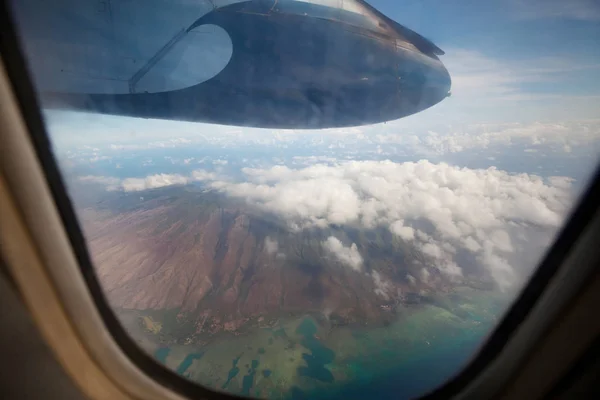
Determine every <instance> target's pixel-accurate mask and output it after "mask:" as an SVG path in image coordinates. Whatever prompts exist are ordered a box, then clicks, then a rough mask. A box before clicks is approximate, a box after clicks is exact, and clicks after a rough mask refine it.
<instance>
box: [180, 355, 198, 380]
mask: <svg viewBox="0 0 600 400" xmlns="http://www.w3.org/2000/svg"><path fill="white" fill-rule="evenodd" d="M203 355H204V352H202V353H190V354H188V355H187V356H185V358H184V359H183V361H182V362H181V364H179V367H177V373H178V374H180V375H183V374H184V373H185V371H187V369H188V368H189V367H190V366H191V365H192V363H193V362H194V360H199V359H201V358H202V356H203Z"/></svg>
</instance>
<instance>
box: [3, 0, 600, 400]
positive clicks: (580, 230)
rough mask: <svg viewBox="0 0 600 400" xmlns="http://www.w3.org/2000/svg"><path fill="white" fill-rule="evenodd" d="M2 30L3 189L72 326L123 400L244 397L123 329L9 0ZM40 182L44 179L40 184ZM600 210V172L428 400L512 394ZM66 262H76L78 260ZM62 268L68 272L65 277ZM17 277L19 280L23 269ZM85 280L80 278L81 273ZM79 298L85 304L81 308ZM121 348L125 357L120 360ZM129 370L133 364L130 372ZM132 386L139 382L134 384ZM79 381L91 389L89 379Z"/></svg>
mask: <svg viewBox="0 0 600 400" xmlns="http://www.w3.org/2000/svg"><path fill="white" fill-rule="evenodd" d="M0 25H1V26H3V30H2V32H1V33H0V54H1V56H2V60H1V61H2V64H1V66H3V68H2V69H3V70H4V71H0V72H2V74H1V75H3V76H2V77H1V80H4V78H5V77H6V78H7V81H8V82H7V85H6V88H3V89H2V90H3V92H4V91H5V89H6V90H8V92H6V93H9V92H12V95H13V96H14V99H15V100H16V102H15V103H16V104H6V105H5V104H3V105H2V107H3V110H2V111H4V112H3V113H2V114H3V115H2V116H1V117H0V118H1V119H0V121H1V122H3V124H4V122H6V121H8V120H9V119H11V118H12V119H13V123H12V125H11V126H9V125H8V124H4V127H8V129H5V130H6V133H7V135H9V136H10V137H11V138H12V141H9V142H7V147H6V149H5V150H3V151H6V154H9V153H10V154H11V157H6V160H2V161H1V164H0V165H1V166H2V170H0V171H1V172H2V175H0V177H2V178H5V179H6V182H5V183H3V182H2V181H0V186H2V185H6V187H7V188H8V189H9V191H10V193H11V195H12V197H13V199H14V206H15V207H16V208H18V209H19V212H20V215H21V216H22V219H23V222H24V223H25V224H26V225H27V228H28V233H29V235H30V239H31V240H32V243H34V244H35V247H31V249H32V251H33V249H37V251H38V253H39V256H40V260H39V261H40V262H42V263H43V265H44V267H45V273H46V274H48V276H47V278H49V279H48V283H49V284H50V285H52V286H53V288H54V290H55V291H56V293H55V294H56V298H57V301H58V302H59V303H60V305H61V306H62V307H63V311H64V312H65V316H66V317H67V318H68V319H69V320H70V321H78V324H81V326H80V325H75V324H72V325H73V326H72V328H73V331H74V332H75V334H76V336H77V337H78V338H79V340H80V341H81V344H82V346H84V348H85V351H86V352H88V353H89V355H90V356H91V359H92V360H95V361H96V363H97V364H98V367H99V368H100V369H101V370H103V371H104V373H105V374H106V375H107V377H109V379H110V380H111V381H113V382H116V383H117V384H116V386H117V387H120V388H121V390H122V392H123V393H125V394H126V395H128V396H131V397H133V398H157V399H158V398H165V397H166V398H169V399H175V398H185V397H188V398H197V397H201V398H207V399H231V398H240V397H238V396H235V395H232V394H228V393H223V392H216V391H214V390H212V389H209V388H206V387H203V386H201V385H200V384H196V383H193V382H191V381H189V380H187V379H185V378H183V377H181V376H179V375H177V374H176V373H175V372H174V371H172V370H170V369H168V368H166V367H164V366H163V365H161V364H159V363H158V362H156V361H155V360H154V359H153V358H152V357H151V356H150V355H149V354H147V353H145V352H144V351H143V350H142V349H141V348H139V347H138V345H137V344H136V343H135V341H134V340H133V339H132V338H131V337H130V336H129V335H128V334H127V332H126V331H125V329H124V328H123V327H122V326H121V324H120V323H119V321H118V319H117V317H116V316H115V314H114V313H113V312H112V310H111V308H110V306H109V304H108V302H107V301H106V299H105V296H104V294H103V292H102V290H101V286H100V283H99V281H98V279H97V277H96V274H95V270H94V267H93V265H92V262H91V258H90V256H89V253H88V250H87V246H86V243H85V239H84V237H83V234H82V232H81V229H80V227H79V224H78V222H77V218H76V215H75V212H74V209H73V206H72V204H71V202H70V199H69V197H68V195H67V192H66V190H65V185H64V182H63V179H62V176H61V174H60V171H59V169H58V166H57V163H56V160H55V159H54V156H53V154H52V151H51V144H50V141H49V137H48V135H47V132H46V129H45V125H44V122H43V118H42V115H41V113H40V107H39V103H38V101H37V97H36V94H35V90H34V87H33V85H32V82H31V80H30V77H29V75H28V72H27V64H26V61H25V58H24V57H23V53H22V51H21V47H20V45H19V40H18V35H17V34H16V30H15V29H14V28H15V26H14V24H13V21H12V20H11V19H10V17H9V9H8V4H7V2H6V1H3V2H2V9H1V10H0ZM4 75H5V76H4ZM9 94H10V93H9ZM5 106H6V110H8V109H9V108H10V107H13V109H12V111H5V110H4V107H5ZM3 120H5V121H3ZM18 120H21V122H18ZM15 121H16V122H15ZM4 127H3V129H4ZM0 154H2V153H0ZM13 174H14V175H19V177H20V178H27V180H26V181H27V182H28V183H27V184H25V185H22V186H21V187H19V185H17V184H16V182H17V180H16V179H12V177H11V175H13ZM4 175H7V176H6V177H4ZM40 178H42V179H43V180H41V181H40ZM11 179H12V180H11ZM36 179H37V181H36ZM32 196H33V197H32ZM599 207H600V175H599V171H598V170H597V171H596V172H595V174H594V175H593V178H592V179H591V181H590V185H589V186H588V188H587V190H586V191H585V193H584V194H583V195H582V196H581V197H580V199H579V200H578V204H577V206H576V207H575V208H574V211H573V212H572V214H571V216H570V218H569V219H568V221H566V223H565V225H564V226H563V227H562V229H561V231H560V233H559V235H558V236H557V239H556V240H555V242H554V244H553V246H552V247H550V248H549V250H548V251H547V253H546V255H545V256H544V257H543V259H542V261H541V263H540V265H539V266H538V267H537V269H536V270H535V272H534V273H533V275H532V276H531V278H530V281H529V282H528V284H527V286H526V287H525V288H524V289H523V290H522V291H521V293H520V294H519V296H518V297H517V299H516V300H515V301H514V303H513V305H512V306H511V308H510V309H509V310H507V312H506V313H505V315H504V316H503V317H502V318H501V320H500V322H499V323H498V325H497V326H496V327H495V328H494V330H493V331H492V332H491V333H490V335H489V337H488V339H487V340H486V341H485V342H483V343H482V346H481V348H480V350H479V351H478V352H477V354H475V355H474V357H473V358H472V359H471V361H470V362H469V363H468V364H467V365H466V366H465V367H464V368H463V369H462V370H461V371H460V372H458V374H457V375H456V376H455V377H454V378H452V379H450V380H449V381H447V382H445V383H444V384H442V385H441V386H440V387H438V388H436V389H434V390H433V391H432V392H430V393H429V394H426V395H425V396H423V397H421V398H422V399H427V400H429V399H442V398H449V397H454V396H457V395H459V397H462V398H481V397H488V395H490V394H494V393H497V392H498V391H500V390H502V385H503V384H505V383H506V382H507V381H508V380H509V379H510V377H511V375H512V374H513V373H514V371H515V370H516V368H518V367H519V365H522V364H523V363H524V359H525V358H526V356H527V355H528V352H531V346H532V345H533V344H534V343H535V341H536V340H537V339H538V338H540V337H541V336H542V335H543V334H544V333H545V331H546V330H547V329H548V328H549V326H550V325H551V323H552V322H553V321H554V320H555V319H556V318H558V315H559V314H560V311H561V310H562V309H563V308H564V307H565V306H566V304H567V303H568V302H569V301H570V300H571V299H573V298H574V296H576V295H577V293H578V291H579V290H580V289H581V288H582V287H583V286H584V285H585V283H586V280H587V279H589V277H590V276H593V274H594V270H595V268H594V267H595V265H596V262H597V261H598V258H599V257H600V256H599V255H598V254H596V253H599V252H597V251H595V247H594V241H593V240H592V239H593V238H594V237H597V236H594V235H598V232H600V211H599ZM33 208H37V210H34V209H33ZM42 216H44V217H43V218H48V221H52V222H53V223H59V224H62V226H61V227H57V226H53V225H52V224H50V225H49V226H38V227H34V228H32V226H33V224H32V223H31V222H32V221H36V218H42ZM40 225H41V224H40ZM24 232H26V231H24ZM26 233H27V232H26ZM590 240H591V242H590ZM61 241H62V242H61ZM57 243H59V245H58V246H59V247H60V251H58V253H60V254H58V255H56V254H54V255H51V254H50V253H51V252H52V251H55V250H56V247H55V246H57ZM53 247H55V248H54V249H53ZM69 254H70V255H69ZM65 257H67V258H68V257H70V261H68V260H67V258H65ZM58 260H61V264H63V263H62V261H64V264H63V265H61V268H54V267H52V265H56V264H57V263H58V262H59V261H58ZM582 260H583V261H582ZM32 262H35V260H33V261H32ZM62 266H64V271H60V270H61V269H63V268H62ZM11 268H14V266H13V267H11V266H10V263H9V270H10V269H11ZM73 268H75V269H76V270H77V271H78V272H75V270H74V269H73ZM67 270H68V271H67ZM11 272H13V273H14V272H15V271H14V269H13V270H12V271H11ZM75 273H77V274H78V276H75V275H73V274H75ZM69 274H71V275H70V276H69ZM15 275H18V273H16V274H15ZM25 278H26V277H23V276H21V279H19V278H16V281H17V285H18V286H19V287H20V288H21V289H23V285H26V282H25V281H23V279H25ZM25 297H26V299H25V300H28V299H27V296H25ZM75 299H78V301H77V304H75ZM31 304H32V303H31ZM31 304H30V305H31ZM86 314H87V316H86ZM39 318H43V316H39ZM87 319H89V320H87ZM38 323H40V324H42V325H43V324H47V323H48V321H40V320H38ZM99 324H100V325H99ZM99 326H100V327H101V328H102V327H104V328H105V329H106V330H105V331H104V332H96V333H95V335H96V336H97V337H93V336H94V333H93V332H92V331H93V330H94V329H101V328H98V327H99ZM107 333H108V335H107ZM111 341H112V344H111V343H110V342H111ZM103 350H104V352H105V354H103V355H102V354H100V353H99V352H101V351H103ZM115 351H116V352H120V353H121V354H120V355H119V354H116V353H115ZM111 357H112V361H111ZM107 360H108V361H107ZM63 361H64V360H63ZM111 362H112V363H117V364H118V363H121V366H120V367H119V368H117V369H116V370H115V371H110V369H109V368H108V367H107V366H108V365H110V363H111ZM123 363H124V364H123ZM127 363H129V364H128V365H126V364H127ZM117 364H113V365H117ZM132 368H133V369H132ZM135 369H137V372H136V371H134V370H135ZM123 370H127V371H129V372H128V373H127V374H123V375H121V376H116V375H118V374H117V372H118V371H123ZM71 372H72V373H74V372H73V371H71ZM82 379H84V378H82ZM125 379H134V380H135V379H137V381H135V382H125V381H124V380H125ZM152 382H154V384H152ZM79 383H80V384H82V382H81V381H79ZM84 384H85V382H84ZM144 385H146V387H144Z"/></svg>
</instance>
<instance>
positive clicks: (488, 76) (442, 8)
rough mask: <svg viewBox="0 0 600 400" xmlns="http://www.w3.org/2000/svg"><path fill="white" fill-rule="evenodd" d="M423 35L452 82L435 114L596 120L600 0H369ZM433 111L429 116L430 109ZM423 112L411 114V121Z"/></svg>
mask: <svg viewBox="0 0 600 400" xmlns="http://www.w3.org/2000/svg"><path fill="white" fill-rule="evenodd" d="M371 4H372V5H373V6H375V7H376V8H378V9H379V10H380V11H382V12H383V13H385V14H386V15H388V16H389V17H391V18H392V19H394V20H396V21H398V22H399V23H401V24H404V25H406V26H407V27H409V28H411V29H413V30H415V31H416V32H419V33H420V34H422V35H423V36H425V37H427V38H429V39H430V40H432V41H433V42H434V43H436V44H437V45H438V46H439V47H441V48H442V49H443V50H444V51H445V52H446V55H445V56H442V57H441V59H442V61H443V62H444V64H445V65H446V66H447V67H448V70H449V71H450V74H451V76H452V80H453V89H452V92H453V97H452V98H451V99H448V100H449V101H444V102H443V103H442V104H440V106H439V107H437V108H436V109H435V116H440V117H444V118H451V119H454V120H464V119H465V118H468V119H471V120H474V121H479V122H481V121H486V122H491V121H495V122H499V121H510V122H516V121H519V122H524V121H533V120H539V119H544V120H547V121H550V120H553V121H557V120H561V119H562V120H564V119H582V118H597V110H598V109H600V107H599V106H600V79H599V78H600V43H599V39H598V38H599V37H600V2H598V1H596V0H572V1H561V0H500V1H474V0H450V1H443V2H439V1H435V0H408V1H393V0H372V1H371ZM431 114H433V113H431ZM420 117H422V118H423V119H424V118H425V117H426V116H425V115H417V116H415V119H419V118H420Z"/></svg>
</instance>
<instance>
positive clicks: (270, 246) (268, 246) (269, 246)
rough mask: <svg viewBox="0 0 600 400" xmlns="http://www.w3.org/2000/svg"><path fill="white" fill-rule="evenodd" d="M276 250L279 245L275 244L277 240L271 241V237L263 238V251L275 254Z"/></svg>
mask: <svg viewBox="0 0 600 400" xmlns="http://www.w3.org/2000/svg"><path fill="white" fill-rule="evenodd" d="M278 249H279V243H278V242H277V239H272V238H271V237H269V236H267V237H266V238H265V250H267V253H268V254H275V253H277V250H278Z"/></svg>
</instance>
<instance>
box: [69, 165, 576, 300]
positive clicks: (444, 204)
mask: <svg viewBox="0 0 600 400" xmlns="http://www.w3.org/2000/svg"><path fill="white" fill-rule="evenodd" d="M242 173H243V175H244V177H243V179H242V181H241V182H240V181H236V180H232V179H229V178H226V177H218V176H217V175H216V174H215V173H209V172H206V171H203V170H196V171H194V172H193V173H192V174H191V175H190V176H183V175H173V174H158V175H151V176H148V177H146V178H129V179H123V180H116V179H115V178H109V177H102V176H100V177H92V176H86V177H82V178H80V179H81V180H83V181H86V182H94V181H95V182H97V183H101V184H104V185H106V186H107V187H108V188H109V189H113V190H114V189H121V190H124V191H139V190H144V189H150V188H157V187H163V186H169V185H181V184H186V183H190V182H194V181H203V182H204V185H206V186H208V187H211V188H213V189H216V190H218V191H220V192H223V193H225V194H227V195H228V196H231V197H234V198H240V199H245V200H246V202H247V203H248V204H250V205H252V206H254V207H256V208H258V209H260V210H262V211H264V212H268V213H272V214H275V215H276V216H278V217H280V218H281V219H282V220H284V221H285V222H286V223H287V224H288V227H289V229H291V230H292V231H294V230H296V231H299V230H302V229H306V228H314V227H320V228H325V227H329V226H352V227H357V228H360V229H375V228H381V227H383V228H385V229H388V230H389V231H390V232H391V233H392V234H393V235H395V236H396V237H397V238H398V240H401V241H403V242H405V243H409V244H410V245H411V246H414V247H416V248H417V249H418V250H419V251H420V252H421V254H423V255H424V256H425V257H426V259H427V260H428V263H427V265H428V266H429V267H434V268H436V269H437V270H439V271H440V272H441V273H442V274H444V275H445V276H447V277H449V278H450V279H462V277H463V276H464V271H463V266H464V263H465V260H466V259H467V260H470V261H469V262H471V263H473V262H475V263H477V265H479V266H480V267H483V268H485V270H486V271H488V273H489V275H490V276H491V277H492V278H493V279H494V280H495V282H496V283H497V284H498V286H499V287H501V288H508V287H511V286H512V285H514V284H515V283H518V282H520V281H522V280H523V278H524V277H526V276H527V274H528V273H529V271H530V270H531V268H532V267H533V266H534V264H535V262H536V261H537V259H538V257H539V256H540V252H541V251H543V249H544V248H545V246H547V245H548V244H549V243H548V242H549V241H550V240H551V238H552V235H553V233H554V232H555V231H556V230H557V229H558V227H559V226H560V225H561V224H562V221H563V219H564V218H565V216H566V213H567V212H568V209H569V207H570V205H571V203H572V200H573V199H572V194H571V182H572V180H571V179H570V178H566V177H551V178H548V179H542V178H541V177H539V176H535V175H529V174H509V173H507V172H504V171H501V170H498V169H496V168H489V169H468V168H459V167H455V166H452V165H449V164H445V163H439V164H434V163H431V162H429V161H424V160H423V161H419V162H405V163H395V162H391V161H350V162H343V163H339V164H327V165H325V164H317V165H312V166H309V167H304V168H298V169H291V168H288V167H286V166H274V167H272V168H267V169H256V168H244V169H242ZM265 246H266V247H267V250H268V251H269V252H273V253H276V252H277V251H278V250H277V243H276V242H275V241H273V240H271V239H270V238H269V240H268V241H266V242H265ZM322 246H323V248H324V249H325V250H326V251H327V252H328V253H329V254H331V255H333V256H334V257H335V258H336V259H337V260H338V261H339V262H341V263H343V264H344V265H346V266H349V267H350V268H352V269H354V270H356V271H360V270H362V269H363V264H364V260H363V257H362V255H361V254H360V249H358V248H357V246H356V244H353V243H349V245H345V244H344V243H342V242H341V241H340V240H339V239H338V238H336V237H334V236H331V237H329V238H328V239H327V240H325V241H324V242H323V243H322ZM532 254H533V255H532ZM429 278H430V271H429V270H427V269H425V270H422V272H421V274H419V276H415V277H413V278H412V279H414V280H420V281H421V282H423V283H427V281H428V280H429ZM373 279H374V282H379V284H378V287H379V289H380V290H381V292H382V293H385V285H384V284H383V283H382V282H383V281H382V280H381V279H378V278H377V277H373ZM382 296H383V294H382Z"/></svg>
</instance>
